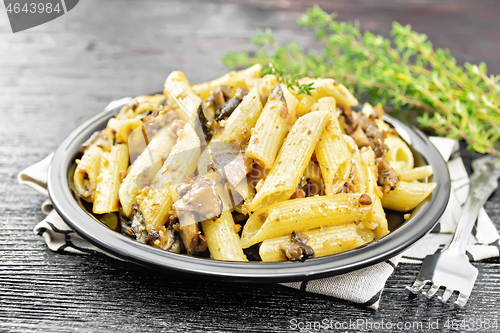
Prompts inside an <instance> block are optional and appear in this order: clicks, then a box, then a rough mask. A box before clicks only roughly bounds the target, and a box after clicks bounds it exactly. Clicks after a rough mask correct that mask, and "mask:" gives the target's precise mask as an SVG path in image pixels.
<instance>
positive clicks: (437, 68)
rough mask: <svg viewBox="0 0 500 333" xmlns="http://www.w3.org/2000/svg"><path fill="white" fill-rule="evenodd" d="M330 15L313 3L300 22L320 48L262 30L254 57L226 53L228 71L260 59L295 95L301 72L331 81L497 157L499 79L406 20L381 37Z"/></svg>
mask: <svg viewBox="0 0 500 333" xmlns="http://www.w3.org/2000/svg"><path fill="white" fill-rule="evenodd" d="M336 17H337V14H336V13H333V14H327V13H326V12H324V11H323V10H322V9H321V8H319V7H318V6H315V7H313V8H310V9H308V10H307V11H306V13H305V14H304V15H303V16H301V17H300V18H299V20H298V24H299V25H300V26H303V27H306V28H309V29H312V30H313V31H314V34H315V36H316V38H317V39H318V40H319V41H320V42H321V44H322V48H321V49H320V50H312V51H309V52H306V51H305V50H304V49H303V48H302V47H300V46H299V45H298V44H297V43H295V42H292V43H289V44H288V45H281V44H279V43H277V42H276V41H275V40H274V38H273V36H272V31H271V30H270V29H268V30H266V31H265V32H258V33H257V36H256V37H255V39H254V44H255V45H256V46H258V47H259V50H258V51H257V52H256V53H255V54H252V56H251V54H250V53H249V52H232V53H230V54H228V55H227V56H225V57H224V59H223V61H224V63H225V64H226V65H228V66H229V67H233V68H235V67H240V66H246V65H250V64H254V63H261V64H263V65H265V66H267V67H266V68H267V70H266V73H269V72H272V73H274V74H276V75H277V76H278V77H280V78H281V80H282V81H283V82H285V83H286V84H287V85H289V86H295V87H297V88H299V92H300V93H309V94H310V90H311V86H301V85H300V84H299V82H298V80H297V78H299V77H302V76H310V77H332V78H336V79H338V80H339V81H341V82H342V83H344V84H345V85H346V86H347V87H348V88H349V89H350V90H351V91H352V92H353V93H354V94H355V95H356V96H358V97H361V98H362V99H365V100H367V101H370V103H372V104H377V103H381V104H382V105H384V106H387V107H388V108H392V109H395V110H401V109H402V110H410V111H411V110H414V111H416V112H417V118H416V119H417V121H418V123H419V124H420V126H422V127H424V128H425V129H428V130H429V129H432V130H433V131H434V132H435V133H437V134H440V135H442V136H446V137H450V138H453V139H462V140H464V141H466V143H467V146H468V147H469V149H471V150H474V151H476V152H479V153H489V154H493V155H496V156H500V144H499V140H500V76H493V75H490V76H488V74H487V68H486V65H485V64H484V63H480V64H479V65H473V64H470V63H467V62H466V63H464V65H463V66H461V65H458V64H457V62H456V60H455V58H454V57H452V56H451V54H450V52H449V50H447V49H440V48H436V49H434V48H433V46H432V43H431V42H430V41H429V40H428V39H427V36H426V35H425V34H419V33H416V32H414V31H413V30H412V29H411V27H410V26H409V25H406V26H402V25H400V24H399V23H397V22H394V23H393V25H392V31H391V38H385V37H383V36H381V35H376V34H373V33H371V32H369V31H365V32H361V29H360V24H359V22H358V21H355V22H341V21H337V20H336ZM268 64H272V65H271V66H269V65H268ZM301 88H302V89H301Z"/></svg>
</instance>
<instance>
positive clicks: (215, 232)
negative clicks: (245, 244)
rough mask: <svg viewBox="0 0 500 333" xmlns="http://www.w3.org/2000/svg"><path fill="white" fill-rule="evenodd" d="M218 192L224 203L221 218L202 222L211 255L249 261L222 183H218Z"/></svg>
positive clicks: (215, 257)
mask: <svg viewBox="0 0 500 333" xmlns="http://www.w3.org/2000/svg"><path fill="white" fill-rule="evenodd" d="M217 193H218V194H219V196H220V198H221V200H222V203H223V205H224V212H223V213H222V215H221V216H220V217H219V218H214V219H208V220H204V221H202V222H201V226H202V228H203V233H204V234H205V237H206V238H207V246H208V250H209V251H210V257H211V258H212V259H218V260H230V261H247V257H246V256H245V254H244V253H243V249H242V247H241V242H240V236H238V233H237V228H236V224H235V223H234V220H233V215H232V214H231V209H230V208H231V202H230V198H229V194H228V192H227V190H226V188H225V186H223V185H222V184H221V183H218V184H217Z"/></svg>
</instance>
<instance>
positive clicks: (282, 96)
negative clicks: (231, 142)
mask: <svg viewBox="0 0 500 333" xmlns="http://www.w3.org/2000/svg"><path fill="white" fill-rule="evenodd" d="M297 103H298V102H297V99H296V98H295V97H294V96H293V95H292V93H290V91H288V88H287V87H286V86H285V85H283V84H282V85H276V86H275V87H274V89H273V92H272V93H271V95H270V96H269V99H268V101H267V103H266V105H265V106H264V109H263V110H262V113H261V114H260V117H259V119H258V120H257V124H256V125H255V127H254V129H253V131H252V135H251V137H250V141H249V143H248V147H247V149H246V150H245V153H246V154H247V155H248V156H249V157H251V158H253V159H254V160H256V161H259V163H261V164H262V165H263V166H264V167H265V168H268V169H270V168H271V167H272V165H273V163H274V159H275V158H276V154H277V153H278V150H279V149H280V147H281V144H282V143H283V141H284V139H285V136H286V134H287V133H288V130H289V129H290V127H291V126H292V125H293V123H294V122H295V108H296V106H297Z"/></svg>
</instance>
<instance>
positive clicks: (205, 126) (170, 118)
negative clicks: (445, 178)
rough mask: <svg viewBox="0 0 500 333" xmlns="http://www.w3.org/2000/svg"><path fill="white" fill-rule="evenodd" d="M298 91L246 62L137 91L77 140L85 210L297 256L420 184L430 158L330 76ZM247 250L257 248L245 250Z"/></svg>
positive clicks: (209, 247) (231, 255) (246, 253)
mask: <svg viewBox="0 0 500 333" xmlns="http://www.w3.org/2000/svg"><path fill="white" fill-rule="evenodd" d="M299 82H300V83H307V84H310V87H311V90H310V91H309V93H304V92H303V91H301V93H299V89H295V87H293V86H290V85H285V84H282V83H281V84H280V82H279V79H278V78H277V77H276V76H274V75H265V76H264V77H261V66H260V65H255V66H252V67H250V68H247V69H244V70H242V71H238V72H231V73H228V74H226V75H224V76H222V77H220V78H217V79H215V80H212V81H209V82H205V83H201V84H195V85H192V84H191V83H190V82H189V81H188V79H187V78H186V76H185V75H184V74H183V73H181V72H179V71H175V72H172V73H171V74H170V75H169V76H168V77H167V78H166V80H165V85H164V94H163V95H161V94H160V95H153V96H138V97H136V98H134V99H133V100H131V101H130V102H129V103H127V104H126V105H125V106H123V108H122V109H121V110H120V111H119V112H118V113H117V114H116V115H115V116H114V117H113V118H111V119H110V120H109V122H108V124H107V126H106V128H105V129H103V130H101V131H99V132H97V133H95V134H94V135H93V136H92V137H91V138H89V139H88V140H87V142H85V144H84V145H82V147H81V156H80V157H79V158H78V159H77V160H76V168H75V171H74V174H73V180H74V185H75V186H74V190H75V192H76V194H77V196H78V197H80V198H81V199H82V200H83V201H85V202H88V203H89V205H92V209H91V211H92V212H93V213H94V214H95V216H96V218H98V219H100V220H101V221H106V220H107V219H109V216H114V217H115V218H116V219H119V221H120V227H119V229H120V232H121V233H122V234H124V235H126V236H127V237H131V238H133V239H135V240H137V241H138V242H141V243H144V244H148V245H150V246H154V247H156V248H158V249H161V250H164V251H171V252H175V253H187V254H189V255H198V256H205V257H208V256H210V257H211V258H213V259H217V260H229V261H247V260H263V261H282V260H292V261H304V260H306V259H310V258H313V257H320V256H325V255H331V254H334V253H338V252H342V251H346V250H349V249H352V248H355V247H358V246H361V245H364V244H366V243H369V242H371V241H373V240H377V239H380V238H381V237H384V236H385V235H386V234H387V233H389V229H388V221H387V218H386V212H385V210H384V209H390V210H395V211H401V212H408V211H410V210H412V209H414V208H415V207H416V206H417V205H419V204H420V203H421V202H423V201H425V200H426V198H427V197H428V196H429V195H431V192H432V191H433V189H434V188H435V187H436V184H435V183H432V182H428V181H427V179H428V177H430V176H432V173H433V172H432V167H431V166H416V167H415V165H414V158H413V155H412V152H411V150H410V148H409V146H408V145H407V144H406V142H405V141H404V140H402V139H401V138H400V137H399V136H398V135H397V133H396V132H395V131H394V129H392V128H391V127H390V126H389V125H388V124H387V123H385V122H384V120H383V119H382V115H383V109H382V107H381V106H380V105H378V106H375V107H372V106H371V105H369V104H365V105H364V107H363V108H362V110H361V111H354V110H353V109H352V107H353V106H356V105H357V104H358V101H357V99H356V98H355V97H354V96H353V95H352V94H351V93H350V92H349V90H347V89H346V88H345V87H344V86H343V85H342V84H341V83H339V82H338V81H336V80H334V79H323V78H314V79H312V78H303V79H301V80H299ZM257 252H258V253H257Z"/></svg>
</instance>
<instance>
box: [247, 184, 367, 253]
mask: <svg viewBox="0 0 500 333" xmlns="http://www.w3.org/2000/svg"><path fill="white" fill-rule="evenodd" d="M363 195H365V196H366V194H359V193H353V194H338V195H333V196H315V197H308V198H303V199H294V200H285V201H282V202H278V203H275V204H273V205H269V206H267V207H264V208H261V209H259V210H258V211H256V212H255V213H254V214H252V215H251V216H250V218H249V219H248V221H247V223H246V224H245V227H244V228H243V233H242V235H241V245H242V246H243V248H247V247H250V246H252V245H254V244H257V243H259V242H262V241H263V240H265V239H267V238H275V237H278V236H283V235H287V234H290V233H292V232H293V231H296V232H297V231H303V230H309V229H314V228H319V227H322V226H329V225H338V224H345V223H351V222H354V221H361V220H362V219H363V218H365V217H366V215H367V214H368V213H369V211H370V210H371V208H372V204H369V205H365V204H361V203H360V198H361V196H363ZM370 197H371V196H370Z"/></svg>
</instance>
